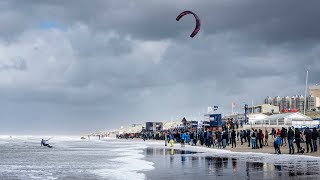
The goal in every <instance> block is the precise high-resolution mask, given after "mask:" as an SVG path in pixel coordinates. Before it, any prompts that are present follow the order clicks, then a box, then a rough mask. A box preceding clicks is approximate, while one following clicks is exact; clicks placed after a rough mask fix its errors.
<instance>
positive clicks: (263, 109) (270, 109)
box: [248, 104, 280, 114]
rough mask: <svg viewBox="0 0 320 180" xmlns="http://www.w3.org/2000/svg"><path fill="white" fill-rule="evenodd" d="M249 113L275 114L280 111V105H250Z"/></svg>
mask: <svg viewBox="0 0 320 180" xmlns="http://www.w3.org/2000/svg"><path fill="white" fill-rule="evenodd" d="M248 112H249V114H254V113H258V114H259V113H262V114H275V113H280V111H279V106H274V105H271V104H262V105H257V106H251V107H248Z"/></svg>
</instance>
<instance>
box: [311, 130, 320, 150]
mask: <svg viewBox="0 0 320 180" xmlns="http://www.w3.org/2000/svg"><path fill="white" fill-rule="evenodd" d="M318 137H319V133H318V131H317V128H313V131H312V143H313V151H314V152H317V150H318V142H317V140H318Z"/></svg>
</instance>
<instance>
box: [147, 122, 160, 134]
mask: <svg viewBox="0 0 320 180" xmlns="http://www.w3.org/2000/svg"><path fill="white" fill-rule="evenodd" d="M162 130H163V123H162V122H146V131H153V132H155V131H162Z"/></svg>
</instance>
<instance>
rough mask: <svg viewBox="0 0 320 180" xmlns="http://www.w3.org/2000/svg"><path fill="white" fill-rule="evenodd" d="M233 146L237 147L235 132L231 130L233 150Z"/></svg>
mask: <svg viewBox="0 0 320 180" xmlns="http://www.w3.org/2000/svg"><path fill="white" fill-rule="evenodd" d="M233 145H234V147H235V148H236V147H237V143H236V131H234V130H232V132H231V148H233Z"/></svg>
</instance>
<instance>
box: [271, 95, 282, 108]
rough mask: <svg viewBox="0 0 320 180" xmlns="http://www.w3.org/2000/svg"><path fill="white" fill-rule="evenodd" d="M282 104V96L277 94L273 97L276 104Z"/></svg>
mask: <svg viewBox="0 0 320 180" xmlns="http://www.w3.org/2000/svg"><path fill="white" fill-rule="evenodd" d="M280 104H281V97H280V96H276V97H275V98H274V99H273V104H272V105H274V106H279V107H280Z"/></svg>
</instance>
